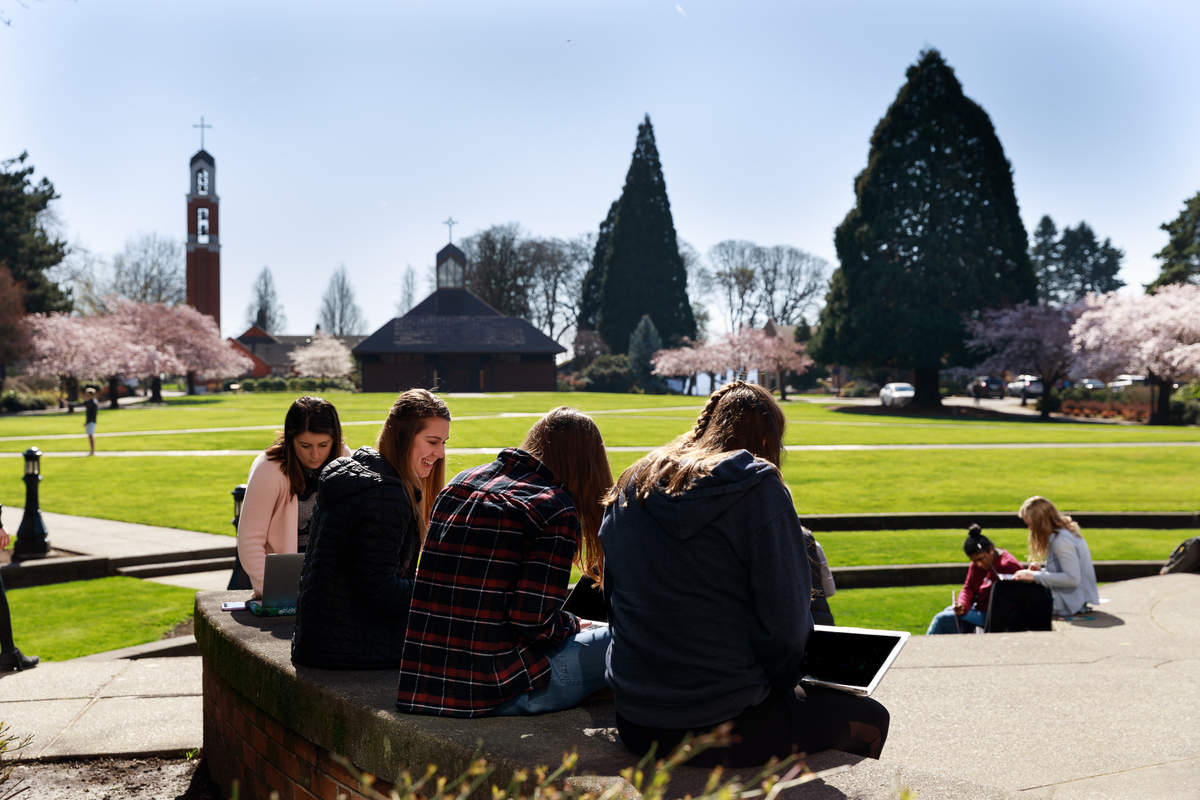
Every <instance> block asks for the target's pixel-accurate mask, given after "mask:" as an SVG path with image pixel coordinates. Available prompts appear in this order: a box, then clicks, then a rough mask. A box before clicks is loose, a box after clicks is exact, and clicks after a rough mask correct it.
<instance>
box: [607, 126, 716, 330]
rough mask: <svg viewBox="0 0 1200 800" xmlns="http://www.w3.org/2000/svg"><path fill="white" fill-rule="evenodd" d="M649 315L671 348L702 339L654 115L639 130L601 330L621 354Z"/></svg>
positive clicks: (611, 251)
mask: <svg viewBox="0 0 1200 800" xmlns="http://www.w3.org/2000/svg"><path fill="white" fill-rule="evenodd" d="M644 314H649V315H650V316H651V317H652V318H653V319H654V323H655V326H656V327H657V328H658V332H659V334H660V335H661V336H662V338H663V340H664V341H667V342H670V343H671V344H676V343H678V342H679V341H680V340H681V339H682V338H683V337H684V336H688V337H694V336H695V335H696V321H695V319H694V318H693V317H692V307H691V303H689V302H688V296H687V272H686V270H685V268H684V264H683V259H682V258H681V257H680V255H679V244H678V242H677V241H676V238H675V223H674V221H673V220H672V219H671V203H670V201H668V200H667V184H666V181H664V180H663V174H662V166H661V165H660V164H659V160H658V148H657V147H656V146H655V144H654V128H653V127H652V126H651V125H650V116H649V115H646V119H645V121H644V122H643V123H642V124H641V125H639V126H638V137H637V146H636V147H635V148H634V151H633V162H632V163H631V164H630V165H629V172H628V174H627V175H626V176H625V188H624V189H623V190H622V191H621V199H620V200H618V201H617V213H616V217H615V218H614V219H613V225H612V233H611V240H610V242H609V247H608V252H607V254H606V256H605V259H604V274H603V276H602V278H601V281H600V309H599V312H598V314H597V316H596V330H598V331H599V332H600V335H601V336H602V337H603V338H604V341H606V342H608V344H609V346H610V347H612V348H613V352H621V351H623V350H624V348H626V347H628V343H629V335H630V334H631V333H633V329H634V328H635V327H637V324H638V322H639V321H640V320H641V318H642V315H644ZM618 348H621V351H618Z"/></svg>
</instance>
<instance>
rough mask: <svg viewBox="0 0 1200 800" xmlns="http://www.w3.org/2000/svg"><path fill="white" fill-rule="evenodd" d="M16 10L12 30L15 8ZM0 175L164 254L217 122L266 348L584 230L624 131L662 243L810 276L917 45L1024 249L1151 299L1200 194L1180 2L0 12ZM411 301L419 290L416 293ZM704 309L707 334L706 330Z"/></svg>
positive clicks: (232, 240)
mask: <svg viewBox="0 0 1200 800" xmlns="http://www.w3.org/2000/svg"><path fill="white" fill-rule="evenodd" d="M26 6H27V7H26ZM0 14H2V15H3V16H4V17H5V18H7V19H8V20H10V22H11V26H9V27H0V76H2V77H0V108H2V109H3V113H2V114H0V158H9V157H12V156H15V155H17V154H18V153H20V152H21V151H22V150H28V151H29V154H30V161H31V163H33V164H34V165H35V166H36V167H37V169H38V174H39V175H42V174H44V175H47V176H49V177H50V178H51V180H53V181H54V183H55V186H56V187H57V189H58V190H59V192H61V194H62V200H61V201H59V212H60V217H61V220H62V222H63V224H64V227H65V233H66V235H67V237H68V239H70V240H71V241H72V242H78V243H80V244H83V245H85V246H86V247H88V248H90V249H92V250H94V251H98V252H100V253H103V254H106V255H111V254H112V253H115V252H117V251H119V250H120V249H121V247H122V246H123V243H124V242H125V240H126V239H127V238H128V237H129V236H131V235H134V234H137V233H139V232H150V231H157V232H158V233H161V234H164V235H173V236H177V237H180V238H182V237H183V236H184V233H185V227H184V226H185V222H186V219H185V202H184V195H185V193H186V192H187V180H188V160H189V158H190V157H191V155H192V154H193V153H194V152H195V151H196V150H197V149H198V146H199V136H198V133H197V131H195V130H193V129H192V127H191V126H192V125H193V124H194V123H197V122H198V121H199V118H200V116H201V115H204V117H205V118H206V120H207V121H208V122H210V123H212V124H213V126H214V127H213V129H212V130H211V131H208V133H207V138H206V144H207V149H208V150H209V152H211V153H212V154H213V155H214V156H215V158H216V160H217V191H218V194H219V195H220V197H221V241H222V245H223V249H222V254H221V258H222V292H223V298H222V316H223V328H224V332H225V333H226V334H227V335H228V334H234V335H236V334H237V333H240V332H241V330H242V322H243V319H244V314H245V308H246V305H247V302H248V300H249V286H250V283H251V281H252V280H253V278H254V276H255V275H256V274H257V272H258V271H259V270H260V269H261V268H262V267H263V266H264V265H268V266H270V267H271V269H272V271H273V272H274V274H275V278H276V281H277V283H278V285H279V290H280V295H281V299H282V302H283V305H284V309H285V311H286V313H287V317H288V328H289V331H288V332H291V333H303V332H307V331H310V330H311V329H312V326H313V325H314V323H315V322H316V319H317V309H318V304H319V300H320V295H321V294H322V292H323V291H324V289H325V286H326V284H327V282H328V280H329V277H330V274H331V273H332V271H333V270H334V269H335V268H336V267H337V265H338V264H340V263H345V264H346V266H347V268H348V270H349V274H350V278H351V281H352V283H353V285H354V287H355V289H356V291H357V294H358V299H359V302H360V304H361V305H362V306H363V309H364V311H365V313H366V316H367V318H368V321H369V326H370V329H371V330H374V329H375V328H377V327H378V326H380V325H382V324H384V323H385V322H386V321H387V320H389V319H390V318H391V317H392V316H393V307H394V304H395V301H396V300H397V299H398V297H399V291H400V277H401V274H402V272H403V270H404V267H405V265H406V264H411V265H413V266H414V267H416V268H417V269H418V271H419V273H421V274H422V275H423V274H424V270H425V268H426V267H427V265H429V264H431V263H432V261H433V256H434V254H435V253H436V252H437V250H438V249H439V248H440V247H441V246H442V245H443V244H444V243H445V241H446V228H445V226H443V225H441V224H440V223H441V221H442V220H444V219H446V217H447V216H448V215H453V216H454V218H455V219H457V220H459V221H460V222H461V223H462V224H461V226H459V227H456V228H455V237H456V238H457V237H458V236H459V235H460V234H469V233H472V232H474V231H476V230H478V229H480V228H484V227H487V226H488V225H491V224H493V223H504V222H510V221H514V222H519V223H520V224H521V225H522V226H524V228H525V229H526V230H527V231H529V232H531V233H533V234H536V235H541V236H559V237H564V238H565V237H571V236H575V235H577V234H580V233H584V232H587V231H594V230H595V229H596V227H597V225H598V224H599V222H600V221H601V220H602V219H603V218H604V215H605V212H606V211H607V209H608V206H609V204H610V203H611V202H612V201H613V200H614V199H616V197H617V196H618V195H619V193H620V191H621V186H622V184H623V182H624V178H625V171H626V169H627V168H628V165H629V158H630V153H631V151H632V149H633V144H634V137H635V135H636V129H637V125H638V123H639V121H640V120H641V118H642V115H643V114H644V113H647V112H648V113H649V114H650V116H651V118H652V120H653V122H654V127H655V132H656V134H657V138H658V146H659V151H660V153H661V156H662V163H663V169H664V173H665V176H666V181H667V189H668V192H669V195H670V199H671V206H672V211H673V212H674V215H675V225H676V228H677V230H678V232H679V235H680V236H681V237H682V238H684V239H686V240H687V241H688V242H690V243H691V244H692V245H693V246H695V247H696V248H697V249H698V250H700V251H701V252H706V251H707V250H708V248H709V247H711V246H712V245H713V244H715V243H716V242H718V241H721V240H722V239H727V238H744V239H751V240H754V241H757V242H759V243H761V244H780V243H787V244H792V245H796V246H798V247H802V248H805V249H807V250H810V251H812V252H815V253H817V254H819V255H821V256H823V257H825V258H827V259H829V260H830V261H831V262H834V261H835V257H834V250H833V241H832V234H833V229H834V227H835V226H836V225H837V224H838V222H839V221H840V220H841V219H842V217H843V216H844V215H845V213H846V211H847V210H848V209H849V208H850V207H851V206H852V205H853V190H852V182H853V179H854V176H855V175H856V174H857V173H858V172H859V170H861V169H862V168H863V166H864V165H865V163H866V157H867V149H868V140H869V137H870V135H871V132H872V130H873V128H874V126H875V124H876V123H877V122H878V120H879V118H880V117H881V116H882V115H883V114H884V112H885V111H886V109H887V107H888V105H889V104H890V103H891V101H892V100H893V99H894V97H895V95H896V91H897V90H898V88H899V87H900V86H901V84H902V83H903V82H904V70H905V68H906V67H907V66H908V65H909V64H911V63H913V62H914V61H915V60H916V59H917V57H918V54H919V52H920V51H921V49H922V48H924V47H927V46H933V47H937V48H938V49H940V50H941V51H942V54H943V55H944V56H945V58H946V60H947V61H948V62H949V63H950V64H951V65H952V66H953V67H954V68H955V70H956V71H957V74H958V77H959V80H960V81H961V82H962V84H963V87H964V89H965V91H966V93H967V95H968V96H970V97H972V98H973V99H975V100H976V101H977V102H979V103H980V104H981V105H982V106H983V107H984V108H985V109H987V111H988V113H989V114H990V115H991V118H992V122H993V124H994V125H995V127H996V131H997V133H998V134H999V137H1000V140H1001V142H1002V143H1003V144H1004V147H1005V152H1006V154H1007V156H1008V158H1009V160H1010V161H1011V163H1012V165H1013V168H1014V172H1015V178H1016V190H1017V199H1018V201H1019V203H1020V206H1021V213H1022V215H1023V216H1024V219H1025V223H1026V228H1027V229H1028V230H1030V231H1032V229H1033V227H1034V226H1035V225H1036V223H1037V220H1038V219H1039V218H1040V217H1041V215H1042V214H1046V213H1049V214H1050V215H1051V216H1053V217H1054V219H1055V221H1056V222H1058V223H1059V225H1060V226H1061V225H1063V224H1074V223H1076V222H1078V221H1079V220H1081V219H1085V220H1087V221H1088V222H1089V223H1090V224H1091V225H1092V226H1093V227H1094V228H1095V229H1096V231H1097V232H1098V234H1099V235H1100V236H1101V237H1105V236H1109V237H1112V240H1113V242H1114V244H1116V245H1117V246H1119V247H1121V248H1124V249H1125V251H1126V253H1127V257H1126V261H1125V267H1124V270H1123V272H1122V277H1123V279H1124V280H1125V281H1127V282H1128V283H1130V284H1140V283H1144V282H1148V281H1149V280H1151V279H1152V278H1153V276H1154V275H1156V274H1157V272H1158V267H1157V263H1158V262H1157V261H1156V260H1155V259H1154V258H1153V254H1154V253H1155V252H1157V251H1158V250H1159V249H1160V248H1161V247H1162V246H1163V245H1164V244H1165V242H1166V236H1165V234H1164V233H1163V232H1161V231H1159V230H1158V225H1159V224H1161V223H1162V222H1164V221H1166V220H1169V219H1172V218H1174V217H1175V216H1176V215H1177V214H1178V213H1179V211H1180V209H1181V208H1182V205H1183V202H1184V200H1185V198H1187V197H1189V196H1191V195H1192V194H1195V192H1196V191H1197V190H1200V159H1198V157H1197V152H1198V151H1197V148H1196V137H1197V131H1198V130H1200V102H1198V100H1200V97H1198V94H1200V81H1197V80H1196V78H1197V76H1200V48H1197V47H1196V44H1195V32H1196V31H1197V30H1200V4H1196V3H1183V2H1179V3H1165V2H1141V3H1136V4H1135V3H1127V2H1096V1H1095V0H1092V1H1090V2H1055V3H1046V2H1020V1H1017V2H1013V1H1011V0H1010V2H1005V3H964V2H961V1H958V2H921V1H919V0H918V1H916V2H909V3H897V2H893V1H892V0H886V1H878V2H868V1H865V0H845V1H844V2H825V3H808V2H778V3H767V2H738V3H729V2H724V3H718V2H708V1H707V0H706V1H705V2H700V1H699V0H680V2H679V4H678V5H677V4H676V3H675V2H673V1H667V2H658V1H657V0H655V1H654V2H650V1H649V0H643V1H641V2H620V1H618V0H603V1H601V0H558V1H557V2H543V3H535V2H504V3H499V2H494V1H493V2H456V1H454V0H449V1H442V2H426V3H410V2H405V3H400V2H346V3H328V2H324V3H311V2H303V1H300V2H286V3H285V2H257V1H256V2H245V0H241V1H240V2H224V1H223V0H207V1H206V2H188V3H184V2H161V1H158V2H149V1H146V2H133V1H125V2H120V3H117V2H98V1H97V0H77V1H76V2H69V1H68V0H45V1H44V2H38V3H26V4H25V5H24V6H23V5H22V4H20V3H18V2H16V0H0ZM423 288H424V283H423V282H422V289H423ZM718 317H719V315H714V318H718Z"/></svg>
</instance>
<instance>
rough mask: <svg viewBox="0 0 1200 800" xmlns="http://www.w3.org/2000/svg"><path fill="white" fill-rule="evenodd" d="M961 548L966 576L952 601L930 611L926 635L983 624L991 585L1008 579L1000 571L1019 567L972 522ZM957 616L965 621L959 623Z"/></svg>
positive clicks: (954, 631) (962, 629)
mask: <svg viewBox="0 0 1200 800" xmlns="http://www.w3.org/2000/svg"><path fill="white" fill-rule="evenodd" d="M963 552H964V553H966V554H967V558H969V559H971V566H970V568H969V569H968V570H967V579H966V580H965V581H963V588H962V591H960V592H959V593H958V597H957V598H955V600H954V603H953V605H949V606H946V608H945V609H944V610H943V611H939V612H938V613H937V614H935V615H934V617H933V620H932V621H931V622H930V623H929V628H928V629H927V630H926V631H925V633H926V635H932V634H936V633H967V632H968V631H974V630H975V628H976V627H980V628H982V627H984V626H986V625H987V614H988V601H989V600H991V597H992V586H993V585H994V584H995V583H996V581H1000V580H1010V579H1008V578H1004V577H1002V576H1004V575H1013V574H1015V573H1016V572H1017V571H1019V570H1020V569H1021V562H1020V561H1017V559H1015V558H1013V556H1012V555H1011V554H1009V552H1008V551H1007V550H1004V549H1003V548H997V547H996V546H995V545H994V544H992V540H991V539H989V538H988V537H986V536H984V535H983V529H982V528H980V527H979V526H978V525H972V526H971V527H970V528H969V529H968V530H967V538H966V539H965V540H964V541H963ZM959 620H962V621H963V622H965V623H966V626H963V625H960V624H959Z"/></svg>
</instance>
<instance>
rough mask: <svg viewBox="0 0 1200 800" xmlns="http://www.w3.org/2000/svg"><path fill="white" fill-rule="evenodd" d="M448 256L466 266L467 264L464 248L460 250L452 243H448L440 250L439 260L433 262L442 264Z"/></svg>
mask: <svg viewBox="0 0 1200 800" xmlns="http://www.w3.org/2000/svg"><path fill="white" fill-rule="evenodd" d="M447 256H448V257H450V258H453V259H454V260H455V261H457V262H458V263H460V264H462V265H463V266H464V267H465V266H466V265H467V255H466V253H464V252H463V251H462V250H459V249H458V248H457V247H455V246H454V245H452V244H448V245H446V246H445V247H443V248H442V249H441V250H438V254H437V260H435V261H434V262H433V263H435V264H440V263H442V262H443V261H445V260H446V258H447Z"/></svg>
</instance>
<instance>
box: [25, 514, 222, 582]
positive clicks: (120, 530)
mask: <svg viewBox="0 0 1200 800" xmlns="http://www.w3.org/2000/svg"><path fill="white" fill-rule="evenodd" d="M23 513H24V509H22V508H20V507H15V506H5V507H4V515H5V517H6V518H7V519H9V520H12V522H9V523H8V525H6V527H7V529H8V530H9V532H10V533H15V531H16V529H17V527H19V525H20V520H21V517H22V515H23ZM42 520H43V521H44V522H45V523H46V530H47V531H48V532H49V535H50V546H51V547H53V548H54V549H55V550H59V551H65V552H68V553H75V554H78V555H88V556H102V557H104V558H107V559H109V560H111V561H112V562H113V564H114V566H118V567H120V566H127V565H132V564H141V563H148V562H161V561H185V560H189V559H193V558H199V557H201V556H200V555H198V554H209V553H211V555H210V556H207V557H212V558H215V557H218V556H232V555H233V554H234V552H235V551H236V550H237V540H236V539H235V538H234V537H233V536H220V535H218V534H215V533H200V532H198V531H185V530H180V529H179V528H162V527H159V526H157V525H138V524H136V523H132V522H119V521H117V520H109V519H96V518H94V517H76V516H72V515H70V514H55V513H51V512H49V511H43V512H42ZM230 530H231V531H232V530H233V526H232V525H231V526H230Z"/></svg>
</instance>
